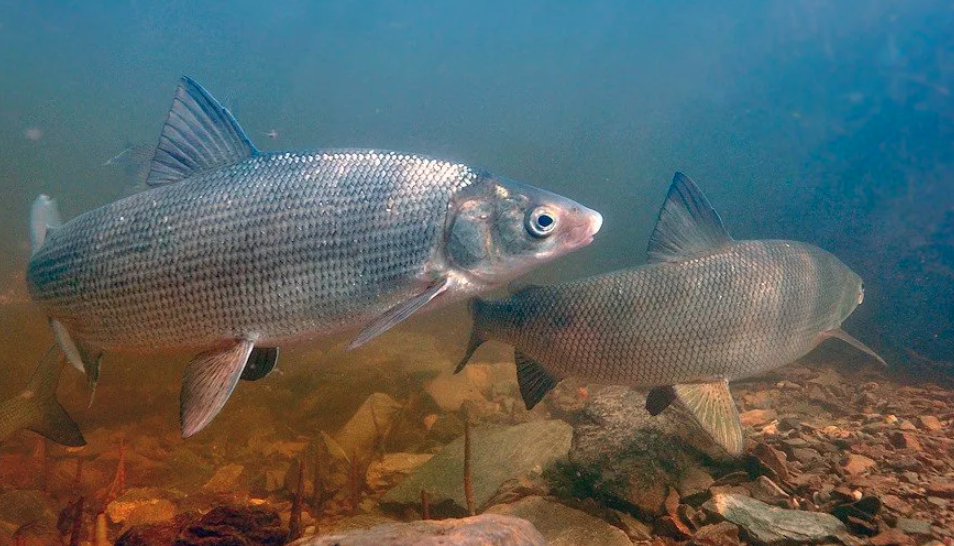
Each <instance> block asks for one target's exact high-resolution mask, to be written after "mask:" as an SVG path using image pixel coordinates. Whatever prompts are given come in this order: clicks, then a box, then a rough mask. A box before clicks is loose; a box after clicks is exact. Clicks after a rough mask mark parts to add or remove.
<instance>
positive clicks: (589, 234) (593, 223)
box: [567, 207, 603, 248]
mask: <svg viewBox="0 0 954 546" xmlns="http://www.w3.org/2000/svg"><path fill="white" fill-rule="evenodd" d="M581 209H582V210H581V212H580V215H581V216H582V221H581V222H580V225H578V226H574V227H573V228H572V229H571V230H570V231H569V234H568V237H567V238H568V239H569V244H570V246H571V247H572V248H582V247H584V246H587V245H589V244H590V243H592V242H593V240H594V239H595V238H596V234H597V233H599V231H600V228H601V227H603V215H602V214H600V213H598V212H596V211H595V210H592V209H587V208H582V207H581Z"/></svg>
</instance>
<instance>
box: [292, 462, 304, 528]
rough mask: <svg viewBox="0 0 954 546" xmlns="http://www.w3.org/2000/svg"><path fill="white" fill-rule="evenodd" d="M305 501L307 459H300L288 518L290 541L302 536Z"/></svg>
mask: <svg viewBox="0 0 954 546" xmlns="http://www.w3.org/2000/svg"><path fill="white" fill-rule="evenodd" d="M304 502H305V460H304V459H303V458H299V459H298V488H297V489H296V491H295V500H294V501H292V507H291V516H290V517H289V519H288V542H291V541H293V540H295V539H297V538H299V537H301V511H302V506H303V505H304Z"/></svg>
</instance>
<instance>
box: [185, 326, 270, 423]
mask: <svg viewBox="0 0 954 546" xmlns="http://www.w3.org/2000/svg"><path fill="white" fill-rule="evenodd" d="M253 346H254V343H253V342H252V341H251V340H248V339H243V340H239V341H238V342H236V343H235V344H234V345H232V346H230V347H227V348H225V349H216V350H213V351H206V352H204V353H201V354H199V355H197V356H196V357H195V358H193V359H192V362H189V365H188V366H186V370H185V375H184V376H183V378H182V391H181V393H180V395H179V421H180V423H181V425H182V437H183V438H188V437H189V436H192V435H193V434H195V433H196V432H199V431H200V430H202V429H203V428H205V427H206V425H208V424H209V423H210V422H211V421H212V419H213V418H214V417H215V416H216V415H218V413H219V411H220V410H221V409H222V406H224V405H225V401H226V400H228V399H229V395H231V394H232V391H233V390H234V389H235V384H236V383H238V380H239V378H240V377H241V376H242V371H243V370H244V369H245V363H246V362H248V359H249V355H250V354H251V353H252V348H253Z"/></svg>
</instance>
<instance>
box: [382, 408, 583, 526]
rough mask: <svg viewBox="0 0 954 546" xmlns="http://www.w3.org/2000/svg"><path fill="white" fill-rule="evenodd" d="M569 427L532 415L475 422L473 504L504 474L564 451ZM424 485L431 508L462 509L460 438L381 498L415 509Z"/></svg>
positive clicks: (482, 501)
mask: <svg viewBox="0 0 954 546" xmlns="http://www.w3.org/2000/svg"><path fill="white" fill-rule="evenodd" d="M572 435H573V430H572V428H571V427H570V425H568V424H566V423H564V422H563V421H556V420H554V421H534V422H530V423H523V424H520V425H516V426H513V427H500V426H487V427H480V428H475V429H474V430H473V431H472V435H471V485H472V487H473V494H474V505H475V506H476V508H477V510H480V509H481V508H482V507H484V506H485V505H486V503H487V501H489V500H490V498H491V497H492V496H493V495H494V493H496V492H497V490H498V489H499V488H500V486H501V485H502V484H503V483H504V482H506V481H507V480H511V479H514V478H517V477H519V476H522V475H527V474H533V473H537V472H540V471H542V470H543V469H544V468H546V467H547V466H549V465H551V464H552V463H553V462H555V461H557V460H559V459H563V458H565V457H566V455H567V452H568V451H569V450H570V441H571V438H572ZM422 490H425V491H427V494H428V497H429V499H430V503H431V509H432V513H435V514H447V515H464V514H466V512H467V501H466V500H465V497H464V439H463V438H458V439H456V440H454V441H453V442H451V443H449V444H447V445H446V446H444V449H442V450H441V451H440V452H438V453H437V454H436V455H435V456H434V457H433V458H431V459H430V460H429V461H427V462H426V463H424V464H423V465H421V466H419V467H418V468H417V469H416V470H415V471H414V472H412V473H411V474H410V475H409V476H408V477H407V478H406V479H405V480H404V481H403V482H401V483H400V484H398V486H397V487H395V488H393V489H391V490H390V491H388V492H387V493H386V494H385V495H384V497H383V498H382V499H381V503H382V505H383V506H384V507H394V508H397V509H401V510H403V509H404V508H407V507H408V506H414V507H415V509H416V510H419V507H420V502H421V491H422Z"/></svg>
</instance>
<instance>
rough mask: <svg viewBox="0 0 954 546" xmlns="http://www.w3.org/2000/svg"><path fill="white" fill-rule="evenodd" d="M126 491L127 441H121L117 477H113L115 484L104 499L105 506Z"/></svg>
mask: <svg viewBox="0 0 954 546" xmlns="http://www.w3.org/2000/svg"><path fill="white" fill-rule="evenodd" d="M125 491H126V439H125V438H120V440H119V462H118V463H116V475H115V476H114V477H113V483H112V484H110V486H109V489H108V490H107V491H106V495H105V497H103V506H104V507H105V506H106V505H108V504H109V503H111V502H113V501H114V500H116V499H117V498H119V497H120V495H122V494H123V493H124V492H125Z"/></svg>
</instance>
